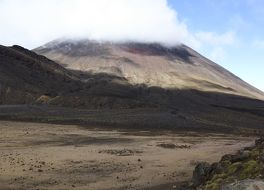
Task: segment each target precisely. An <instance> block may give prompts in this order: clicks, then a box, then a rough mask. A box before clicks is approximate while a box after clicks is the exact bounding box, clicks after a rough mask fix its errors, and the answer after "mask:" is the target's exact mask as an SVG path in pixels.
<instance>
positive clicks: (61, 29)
mask: <svg viewBox="0 0 264 190" xmlns="http://www.w3.org/2000/svg"><path fill="white" fill-rule="evenodd" d="M0 26H1V30H0V44H4V45H13V44H19V45H22V46H25V47H27V48H34V47H37V46H40V45H43V44H44V43H47V42H49V41H51V40H54V39H56V38H61V37H79V38H90V39H96V40H111V41H124V40H133V41H142V42H161V43H164V44H167V45H175V44H178V43H185V44H187V45H189V46H191V47H192V48H194V49H198V50H199V49H201V48H202V47H203V46H213V47H215V46H217V47H218V46H224V45H230V44H232V43H234V41H235V33H234V32H226V33H223V34H217V33H212V32H198V33H192V32H190V31H189V29H188V26H187V25H186V24H185V22H184V21H182V20H180V19H179V18H178V16H177V12H176V11H175V10H174V9H172V8H171V7H170V6H169V5H168V2H167V0H111V1H110V0H23V1H21V0H0Z"/></svg>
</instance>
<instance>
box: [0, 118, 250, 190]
mask: <svg viewBox="0 0 264 190" xmlns="http://www.w3.org/2000/svg"><path fill="white" fill-rule="evenodd" d="M253 140H254V139H253V138H252V137H238V136H232V135H214V134H197V133H185V134H183V133H175V132H170V131H167V132H166V131H163V132H148V131H140V132H135V131H117V130H102V129H100V130H99V129H95V128H83V127H79V126H75V125H55V124H43V123H41V124H38V123H28V122H10V121H0V184H1V185H0V189H1V190H11V189H14V190H37V189H39V190H66V189H67V190H68V189H74V190H75V189H76V190H106V189H114V190H117V189H120V190H121V189H124V190H125V189H144V188H148V187H152V186H159V185H162V184H170V185H169V188H168V189H171V188H173V184H174V183H175V184H176V183H177V182H180V181H183V180H188V179H189V178H190V177H191V174H192V170H193V168H194V166H195V164H196V163H197V162H199V161H209V162H214V161H218V160H219V159H220V158H221V156H223V155H224V154H227V153H232V152H235V151H236V150H238V149H241V148H242V147H244V146H249V145H251V144H252V143H253ZM155 189H156V188H155Z"/></svg>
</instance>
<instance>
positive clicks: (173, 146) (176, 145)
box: [157, 143, 191, 149]
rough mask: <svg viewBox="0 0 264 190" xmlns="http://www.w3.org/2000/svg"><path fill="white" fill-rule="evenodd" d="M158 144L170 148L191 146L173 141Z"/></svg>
mask: <svg viewBox="0 0 264 190" xmlns="http://www.w3.org/2000/svg"><path fill="white" fill-rule="evenodd" d="M157 146H159V147H162V148H170V149H185V148H191V146H190V145H186V144H182V145H178V144H173V143H160V144H158V145H157Z"/></svg>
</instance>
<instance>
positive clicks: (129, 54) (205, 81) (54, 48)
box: [34, 40, 264, 99]
mask: <svg viewBox="0 0 264 190" xmlns="http://www.w3.org/2000/svg"><path fill="white" fill-rule="evenodd" d="M34 51H35V52H37V53H39V54H42V55H45V56H47V57H48V58H50V59H52V60H55V61H56V62H58V63H60V64H61V65H63V66H64V67H65V68H68V69H72V70H81V71H86V72H90V73H107V74H110V75H114V76H118V77H124V78H125V79H126V80H127V81H128V82H129V83H130V84H132V85H136V84H144V85H146V86H149V87H150V86H157V87H161V88H166V89H196V90H201V91H210V92H221V93H228V94H236V95H242V96H247V97H251V98H258V99H264V94H263V92H261V91H259V90H257V89H256V88H254V87H252V86H250V85H249V84H247V83H246V82H244V81H242V80H241V79H239V78H238V77H236V76H235V75H233V74H232V73H230V72H228V71H227V70H225V69H224V68H222V67H220V66H219V65H217V64H215V63H213V62H212V61H210V60H208V59H206V58H205V57H203V56H201V55H200V54H198V53H197V52H195V51H194V50H192V49H191V48H189V47H187V46H185V45H179V46H176V47H165V46H163V45H160V44H156V43H152V44H151V43H150V44H144V43H133V42H130V43H125V42H124V43H111V42H97V41H90V40H55V41H52V42H50V43H47V44H46V45H44V46H41V47H39V48H37V49H35V50H34Z"/></svg>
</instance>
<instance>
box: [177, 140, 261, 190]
mask: <svg viewBox="0 0 264 190" xmlns="http://www.w3.org/2000/svg"><path fill="white" fill-rule="evenodd" d="M262 179H264V138H261V139H258V140H256V142H255V145H254V146H253V147H247V148H244V149H243V150H240V151H238V152H237V153H236V154H234V155H231V154H228V155H225V156H223V157H222V159H221V161H220V162H218V163H213V164H211V165H210V164H208V163H206V162H202V163H199V164H197V166H196V168H195V170H194V172H193V179H192V182H190V183H189V184H188V185H187V186H185V187H182V190H187V189H188V190H191V189H203V190H222V188H221V187H222V186H223V185H226V184H231V183H234V182H238V181H242V180H262Z"/></svg>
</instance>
